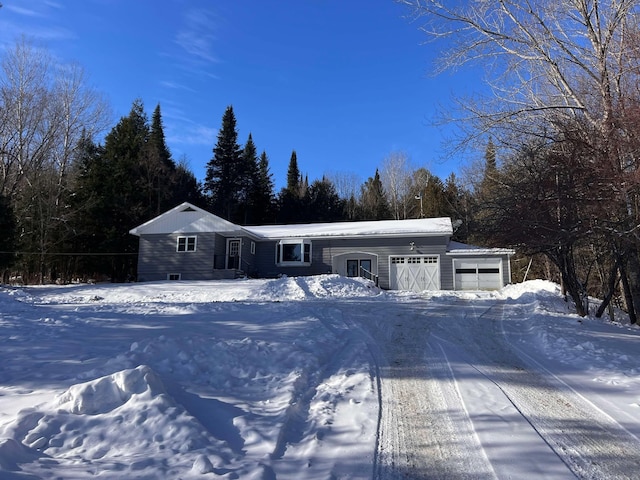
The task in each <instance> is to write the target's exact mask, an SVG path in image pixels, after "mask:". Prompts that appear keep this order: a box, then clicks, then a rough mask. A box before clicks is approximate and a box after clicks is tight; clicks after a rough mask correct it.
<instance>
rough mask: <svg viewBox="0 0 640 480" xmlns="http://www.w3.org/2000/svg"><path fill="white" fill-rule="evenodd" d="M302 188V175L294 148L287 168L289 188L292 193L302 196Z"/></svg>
mask: <svg viewBox="0 0 640 480" xmlns="http://www.w3.org/2000/svg"><path fill="white" fill-rule="evenodd" d="M301 188H302V175H300V169H299V168H298V155H297V154H296V151H295V150H294V151H293V152H291V159H290V160H289V167H288V169H287V190H288V191H289V192H290V193H291V194H292V195H297V196H300V190H301Z"/></svg>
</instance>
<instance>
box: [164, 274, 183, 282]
mask: <svg viewBox="0 0 640 480" xmlns="http://www.w3.org/2000/svg"><path fill="white" fill-rule="evenodd" d="M181 278H182V274H180V273H169V274H168V275H167V280H180V279H181Z"/></svg>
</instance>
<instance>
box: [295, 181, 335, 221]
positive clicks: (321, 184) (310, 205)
mask: <svg viewBox="0 0 640 480" xmlns="http://www.w3.org/2000/svg"><path fill="white" fill-rule="evenodd" d="M304 200H305V201H304V205H305V207H306V208H305V209H304V210H306V216H305V218H303V219H301V220H302V221H304V222H305V223H311V222H336V221H340V220H344V219H345V218H344V212H345V201H344V200H342V199H341V198H340V196H339V195H338V192H337V191H336V188H335V186H334V185H333V183H332V182H331V181H329V180H328V179H327V178H326V177H323V178H322V180H315V181H314V182H313V183H312V184H311V185H310V186H309V189H308V190H307V195H305V199H304Z"/></svg>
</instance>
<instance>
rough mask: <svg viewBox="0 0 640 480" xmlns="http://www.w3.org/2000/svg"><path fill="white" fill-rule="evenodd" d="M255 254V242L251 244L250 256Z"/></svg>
mask: <svg viewBox="0 0 640 480" xmlns="http://www.w3.org/2000/svg"><path fill="white" fill-rule="evenodd" d="M255 254H256V242H251V255H255Z"/></svg>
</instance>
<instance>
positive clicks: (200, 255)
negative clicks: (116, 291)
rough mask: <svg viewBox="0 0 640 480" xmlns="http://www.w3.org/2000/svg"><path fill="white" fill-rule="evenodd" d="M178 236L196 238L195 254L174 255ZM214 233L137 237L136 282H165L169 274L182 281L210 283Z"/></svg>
mask: <svg viewBox="0 0 640 480" xmlns="http://www.w3.org/2000/svg"><path fill="white" fill-rule="evenodd" d="M179 236H195V237H197V240H196V251H195V252H177V251H176V246H177V242H178V237H179ZM216 243H219V242H216V234H213V233H199V234H197V235H194V234H188V235H179V234H171V235H166V234H153V235H142V236H141V237H140V244H139V245H140V248H139V254H138V280H139V281H157V280H167V278H168V275H169V274H180V276H181V279H182V280H209V279H211V278H212V277H213V258H214V251H215V247H216Z"/></svg>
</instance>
